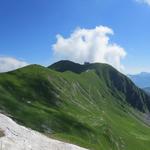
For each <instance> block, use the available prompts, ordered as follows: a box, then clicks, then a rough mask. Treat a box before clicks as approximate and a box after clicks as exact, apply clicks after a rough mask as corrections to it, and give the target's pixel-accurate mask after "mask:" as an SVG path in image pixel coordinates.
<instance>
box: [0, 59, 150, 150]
mask: <svg viewBox="0 0 150 150" xmlns="http://www.w3.org/2000/svg"><path fill="white" fill-rule="evenodd" d="M0 112H1V113H3V114H7V115H9V116H11V118H12V119H13V120H15V121H17V123H19V124H21V125H24V126H26V127H29V128H31V129H34V130H37V131H39V132H41V133H43V134H45V135H47V137H51V138H54V139H57V140H61V141H65V142H68V143H73V144H76V145H79V146H81V147H84V148H88V149H91V150H149V149H150V127H149V126H150V119H149V113H150V96H149V95H148V94H147V93H146V92H144V91H143V90H141V89H140V88H138V87H137V86H136V85H135V84H134V83H133V82H132V81H131V80H130V79H129V78H128V77H127V76H125V75H123V74H121V73H120V72H118V71H117V70H116V69H114V68H113V67H112V66H110V65H107V64H101V63H92V64H89V63H86V64H84V65H81V64H77V63H74V62H71V61H59V62H57V63H55V64H53V65H51V66H49V67H43V66H39V65H30V66H27V67H24V68H21V69H18V70H15V71H11V72H8V73H1V74H0ZM13 133H14V132H13ZM1 134H3V132H2V133H1ZM14 134H16V133H14ZM37 150H38V149H37ZM52 150H53V149H52Z"/></svg>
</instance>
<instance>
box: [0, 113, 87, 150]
mask: <svg viewBox="0 0 150 150" xmlns="http://www.w3.org/2000/svg"><path fill="white" fill-rule="evenodd" d="M0 150H87V149H84V148H81V147H79V146H75V145H73V144H68V143H64V142H60V141H57V140H53V139H50V138H48V137H46V136H44V135H42V134H40V133H38V132H36V131H33V130H31V129H27V128H25V127H23V126H20V125H18V124H17V123H15V122H14V121H13V120H12V119H10V118H9V117H7V116H5V115H3V114H0Z"/></svg>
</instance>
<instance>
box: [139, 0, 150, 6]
mask: <svg viewBox="0 0 150 150" xmlns="http://www.w3.org/2000/svg"><path fill="white" fill-rule="evenodd" d="M136 1H137V2H140V3H145V4H148V5H150V0H136Z"/></svg>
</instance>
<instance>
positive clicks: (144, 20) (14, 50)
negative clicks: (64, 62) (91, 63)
mask: <svg viewBox="0 0 150 150" xmlns="http://www.w3.org/2000/svg"><path fill="white" fill-rule="evenodd" d="M149 18H150V5H149V3H146V1H145V2H143V3H142V2H138V1H137V0H0V57H3V59H4V57H7V58H9V57H11V58H15V59H17V60H20V61H24V62H27V63H29V64H32V63H34V64H41V65H49V64H51V63H52V62H53V61H54V60H55V59H54V55H53V49H52V45H53V44H56V43H57V41H56V40H58V39H56V35H57V34H60V35H62V36H63V37H64V38H68V37H70V34H71V33H72V32H74V31H75V29H76V28H77V27H80V28H81V29H82V28H84V29H94V28H95V27H96V26H105V27H109V28H110V29H112V30H113V31H114V35H111V36H110V42H111V43H117V45H120V46H121V47H122V48H123V49H124V50H125V52H126V53H127V55H126V56H125V57H124V59H121V64H122V65H123V66H124V72H125V73H137V72H141V71H148V72H150V65H149V64H150V59H149V56H150V42H149V39H150V19H149ZM0 62H1V61H0ZM3 63H4V61H3ZM0 65H1V64H0Z"/></svg>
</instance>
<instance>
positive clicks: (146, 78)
mask: <svg viewBox="0 0 150 150" xmlns="http://www.w3.org/2000/svg"><path fill="white" fill-rule="evenodd" d="M128 77H129V78H130V79H131V80H132V81H133V82H134V83H135V84H136V85H137V86H138V87H140V88H142V89H144V88H147V87H150V73H147V72H142V73H140V74H136V75H128Z"/></svg>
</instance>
